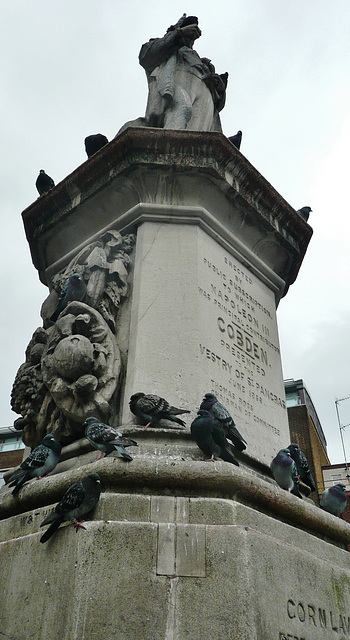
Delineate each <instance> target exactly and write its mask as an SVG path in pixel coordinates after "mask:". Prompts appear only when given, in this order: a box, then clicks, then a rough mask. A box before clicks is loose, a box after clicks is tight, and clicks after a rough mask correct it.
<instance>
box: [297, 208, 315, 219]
mask: <svg viewBox="0 0 350 640" xmlns="http://www.w3.org/2000/svg"><path fill="white" fill-rule="evenodd" d="M311 211H312V209H311V207H302V208H301V209H298V211H297V213H299V215H301V217H302V218H304V220H306V222H307V221H308V219H309V215H310V213H311Z"/></svg>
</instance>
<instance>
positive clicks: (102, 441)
mask: <svg viewBox="0 0 350 640" xmlns="http://www.w3.org/2000/svg"><path fill="white" fill-rule="evenodd" d="M83 427H85V437H86V438H87V439H88V441H89V442H90V444H92V446H93V447H94V448H95V449H99V451H100V454H99V456H98V457H97V458H96V459H97V460H100V458H102V457H103V454H105V455H108V454H109V453H112V451H118V453H119V454H120V455H121V456H122V458H124V459H125V460H128V461H130V460H132V457H131V456H130V455H129V454H128V452H127V451H126V450H125V447H137V442H135V440H130V439H129V438H125V437H124V436H123V434H122V433H120V431H117V430H116V429H114V428H113V427H110V426H109V425H108V424H104V423H103V422H100V421H99V420H97V418H94V417H91V418H86V420H85V422H84V424H83Z"/></svg>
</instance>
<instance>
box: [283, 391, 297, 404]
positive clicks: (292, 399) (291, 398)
mask: <svg viewBox="0 0 350 640" xmlns="http://www.w3.org/2000/svg"><path fill="white" fill-rule="evenodd" d="M286 404H287V407H296V406H297V405H298V404H300V398H299V394H298V392H297V391H294V393H288V392H287V393H286Z"/></svg>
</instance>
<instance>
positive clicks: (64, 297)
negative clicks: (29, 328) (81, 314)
mask: <svg viewBox="0 0 350 640" xmlns="http://www.w3.org/2000/svg"><path fill="white" fill-rule="evenodd" d="M85 295H86V284H85V282H84V280H83V278H82V277H81V275H79V273H73V274H72V275H71V276H69V278H67V280H65V282H64V284H63V287H62V291H61V293H60V295H59V299H58V304H57V307H56V310H55V311H54V312H53V314H52V316H51V317H50V320H52V321H53V322H56V320H57V318H58V316H59V315H60V313H61V311H63V309H65V308H66V306H67V305H68V304H69V303H70V302H74V300H76V301H77V302H82V301H83V300H84V298H85Z"/></svg>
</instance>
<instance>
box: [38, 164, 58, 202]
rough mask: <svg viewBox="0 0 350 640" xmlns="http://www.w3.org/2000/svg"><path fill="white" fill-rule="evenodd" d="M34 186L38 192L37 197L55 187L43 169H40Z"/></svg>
mask: <svg viewBox="0 0 350 640" xmlns="http://www.w3.org/2000/svg"><path fill="white" fill-rule="evenodd" d="M35 186H36V188H37V190H38V191H39V195H41V196H42V195H43V194H44V193H46V192H47V191H50V189H52V188H53V187H54V186H55V183H54V181H53V180H52V178H50V176H48V175H47V173H45V171H44V169H40V172H39V175H38V177H37V179H36V182H35Z"/></svg>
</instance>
